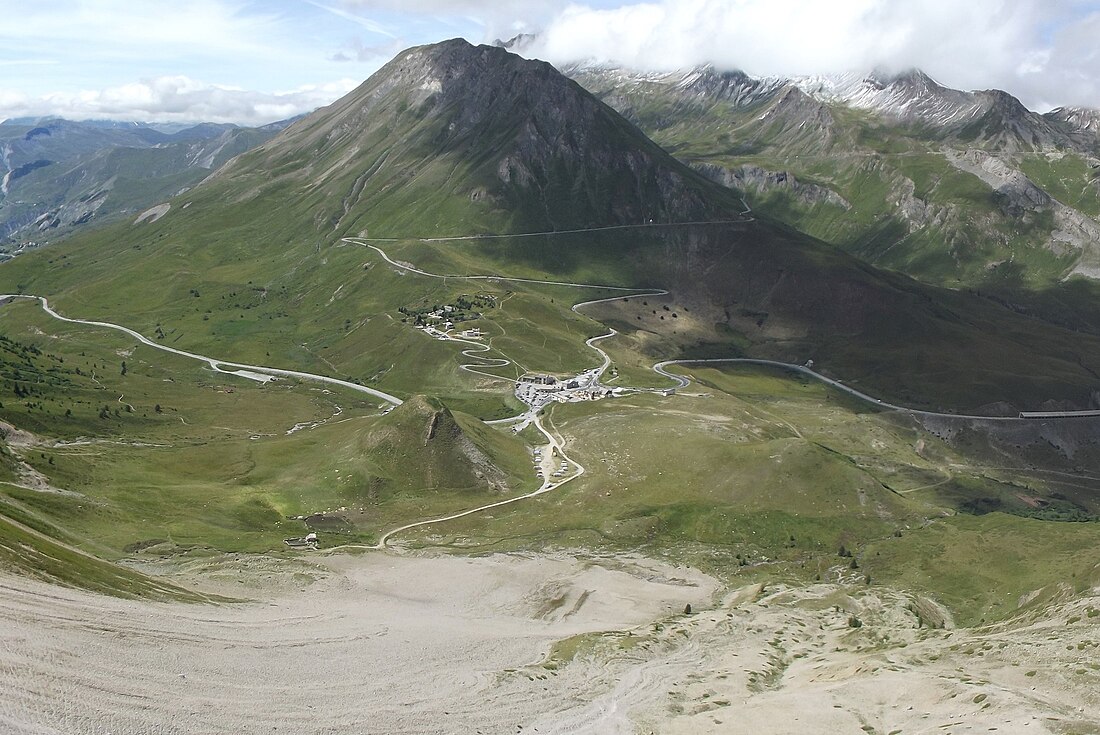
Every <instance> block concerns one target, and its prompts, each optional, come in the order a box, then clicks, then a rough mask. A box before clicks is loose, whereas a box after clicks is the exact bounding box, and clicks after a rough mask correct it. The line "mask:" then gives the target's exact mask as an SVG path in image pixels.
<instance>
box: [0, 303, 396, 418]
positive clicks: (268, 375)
mask: <svg viewBox="0 0 1100 735" xmlns="http://www.w3.org/2000/svg"><path fill="white" fill-rule="evenodd" d="M15 299H28V300H36V301H38V302H39V303H40V304H41V306H42V310H43V311H45V312H46V313H47V314H49V315H50V316H52V317H53V318H54V319H58V320H60V321H63V322H68V323H69V324H84V325H86V326H89V327H103V328H105V329H113V330H115V331H118V332H123V333H124V334H128V335H130V336H131V337H133V338H134V339H136V340H137V341H138V342H141V343H142V344H143V345H148V346H149V347H152V348H154V349H157V350H161V351H162V352H170V353H172V354H173V355H179V356H181V357H187V358H190V359H192V360H198V361H199V362H204V363H206V364H207V365H208V366H209V367H210V369H211V370H214V371H216V372H219V373H225V374H226V375H236V376H237V377H239V378H245V379H246V380H255V381H257V382H261V383H266V382H268V381H270V380H273V379H275V378H299V379H301V380H309V381H313V382H317V383H328V384H329V385H338V386H340V387H342V388H348V389H350V390H354V391H358V392H359V393H366V394H368V395H371V396H374V397H375V398H381V399H382V400H383V401H385V402H387V403H390V404H393V405H394V406H400V405H401V402H402V401H401V399H400V398H398V397H397V396H391V395H390V394H389V393H384V392H382V391H380V390H375V389H374V388H368V387H367V386H365V385H359V384H358V383H352V382H351V381H348V380H340V379H339V378H330V377H328V376H327V375H316V374H314V373H306V372H302V371H300V370H284V369H282V368H273V367H266V366H263V365H247V364H244V363H236V362H229V361H226V360H219V359H217V358H214V357H207V356H206V355H199V354H196V353H194V352H187V351H186V350H177V349H176V348H175V347H168V346H166V345H162V344H159V343H157V342H154V341H153V340H151V339H149V338H148V337H146V336H145V335H143V334H141V333H140V332H135V331H134V330H133V329H130V328H128V327H124V326H122V325H120V324H113V323H111V322H101V321H92V320H89V319H73V318H70V317H67V316H62V315H61V314H58V313H57V312H56V311H54V309H53V308H52V307H51V306H50V304H49V302H48V301H47V300H46V297H45V296H32V295H29V294H0V306H2V305H4V304H6V303H9V302H11V301H13V300H15ZM227 367H228V368H232V369H231V370H227V369H225V368H227Z"/></svg>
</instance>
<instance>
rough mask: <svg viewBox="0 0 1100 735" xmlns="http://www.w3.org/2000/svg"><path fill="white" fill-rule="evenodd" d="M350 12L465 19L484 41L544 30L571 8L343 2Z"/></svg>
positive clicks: (515, 0)
mask: <svg viewBox="0 0 1100 735" xmlns="http://www.w3.org/2000/svg"><path fill="white" fill-rule="evenodd" d="M340 4H341V5H342V6H343V7H344V8H345V9H346V10H347V11H348V12H351V13H355V14H359V15H361V14H363V13H371V14H377V13H384V14H389V13H396V14H399V15H403V16H405V17H406V18H408V17H411V16H422V17H423V16H427V17H432V18H435V19H436V20H447V19H462V20H465V21H468V22H470V23H472V24H473V25H474V26H475V27H478V28H480V29H482V30H483V32H484V36H485V39H483V40H490V39H493V38H496V37H497V36H508V37H510V36H511V35H513V34H515V33H518V32H520V31H529V30H534V29H537V28H541V27H543V26H544V25H545V24H546V23H548V22H549V21H550V20H552V19H553V18H554V17H555V16H556V15H557V14H558V13H559V12H561V11H562V10H563V9H564V8H566V7H567V6H568V3H567V2H566V0H416V1H415V2H409V0H342V1H341V3H340Z"/></svg>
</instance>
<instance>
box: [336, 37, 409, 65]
mask: <svg viewBox="0 0 1100 735" xmlns="http://www.w3.org/2000/svg"><path fill="white" fill-rule="evenodd" d="M408 45H409V44H408V43H406V42H405V41H402V40H400V39H394V40H393V41H390V42H388V43H376V44H365V43H363V42H362V41H360V40H358V39H353V40H351V41H350V42H349V43H348V45H347V46H345V47H344V48H342V49H340V50H339V51H337V52H336V53H334V54H332V55H331V56H330V57H329V59H330V60H331V61H338V62H341V63H345V62H349V61H357V62H386V61H389V60H390V59H391V58H393V57H394V56H396V55H397V54H398V52H400V51H402V50H404V49H405V48H406V47H408Z"/></svg>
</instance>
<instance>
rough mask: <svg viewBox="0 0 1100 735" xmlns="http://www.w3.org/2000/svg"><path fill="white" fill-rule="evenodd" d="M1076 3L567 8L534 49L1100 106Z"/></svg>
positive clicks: (955, 0)
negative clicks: (934, 85)
mask: <svg viewBox="0 0 1100 735" xmlns="http://www.w3.org/2000/svg"><path fill="white" fill-rule="evenodd" d="M1090 8H1091V9H1093V10H1095V8H1096V4H1095V2H1076V1H1074V0H1046V1H1045V2H1044V1H1042V0H966V2H959V0H924V1H923V2H920V3H913V2H900V1H897V0H831V1H830V2H822V1H821V0H653V1H651V2H639V3H633V4H621V5H618V6H616V7H602V8H601V7H595V6H593V5H592V4H591V3H588V4H572V5H568V6H566V7H564V8H562V9H560V10H559V11H558V12H556V13H555V14H554V16H553V17H552V18H551V19H550V21H549V22H547V23H546V24H545V25H544V26H543V28H542V32H541V34H540V36H539V40H538V41H537V43H536V45H535V46H534V47H532V48H531V49H529V50H528V53H529V54H530V55H533V56H537V57H538V58H543V59H546V60H548V61H552V62H555V63H559V64H560V63H565V62H573V61H580V60H596V61H604V62H612V63H618V64H622V65H626V66H631V67H636V68H642V69H673V68H683V67H691V66H695V65H698V64H703V63H713V64H715V65H716V66H718V67H721V68H731V69H732V68H736V69H743V70H745V71H747V72H749V73H752V74H756V75H807V74H820V73H834V72H844V71H860V72H863V71H869V70H871V69H873V68H885V69H896V70H901V69H905V68H910V67H917V68H921V69H924V70H925V71H927V72H929V73H930V74H932V75H933V76H935V77H937V78H938V79H940V80H941V81H943V82H944V83H946V84H951V85H953V86H959V87H963V88H968V89H969V88H989V87H1000V88H1005V89H1008V90H1009V91H1011V92H1014V93H1016V94H1019V95H1022V96H1023V97H1024V101H1025V102H1026V103H1028V104H1031V105H1036V106H1041V105H1044V104H1045V105H1049V104H1054V103H1056V101H1065V102H1076V103H1078V104H1091V105H1093V106H1100V90H1098V88H1097V84H1096V82H1094V81H1093V80H1096V79H1100V53H1098V51H1097V49H1098V46H1097V44H1096V41H1095V39H1096V38H1098V37H1100V20H1098V15H1100V14H1097V13H1095V12H1094V13H1092V14H1091V15H1090V14H1089V10H1090Z"/></svg>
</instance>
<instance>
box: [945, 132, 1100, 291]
mask: <svg viewBox="0 0 1100 735" xmlns="http://www.w3.org/2000/svg"><path fill="white" fill-rule="evenodd" d="M944 156H945V158H946V159H947V160H948V161H949V162H950V163H951V164H952V165H953V166H955V167H956V168H958V169H960V170H962V171H967V172H969V173H972V174H974V175H975V176H977V177H978V178H980V179H981V180H982V181H984V182H985V183H986V184H988V185H989V187H990V188H992V189H993V190H994V191H995V192H997V193H998V194H999V195H1000V196H1001V198H1002V202H1003V208H1004V211H1005V214H1006V215H1008V216H1010V217H1020V216H1023V215H1024V214H1025V213H1028V212H1050V213H1051V214H1052V215H1053V221H1054V229H1053V231H1052V232H1051V233H1050V237H1049V239H1048V240H1047V242H1046V247H1047V248H1048V249H1050V250H1051V251H1052V252H1054V253H1055V254H1056V255H1075V256H1076V257H1077V262H1076V263H1075V265H1074V266H1073V268H1072V269H1071V270H1070V272H1069V273H1068V274H1067V276H1069V275H1082V276H1087V277H1089V278H1100V222H1097V221H1096V220H1094V219H1092V218H1091V217H1088V216H1086V215H1084V214H1082V213H1081V212H1079V211H1077V210H1076V209H1073V208H1072V207H1068V206H1066V205H1065V204H1062V203H1061V202H1059V201H1058V200H1057V199H1054V198H1053V197H1052V196H1050V195H1049V194H1047V193H1046V192H1045V191H1043V190H1042V189H1041V188H1039V187H1038V186H1036V185H1035V183H1034V182H1033V181H1031V179H1029V178H1028V177H1027V176H1025V175H1024V174H1023V172H1021V171H1020V170H1018V169H1016V168H1014V167H1013V166H1011V165H1010V164H1008V163H1007V162H1005V161H1004V160H1003V159H1001V158H999V157H997V156H994V155H993V154H990V153H986V152H984V151H980V150H973V149H972V150H968V151H966V152H960V151H953V150H946V151H944Z"/></svg>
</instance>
